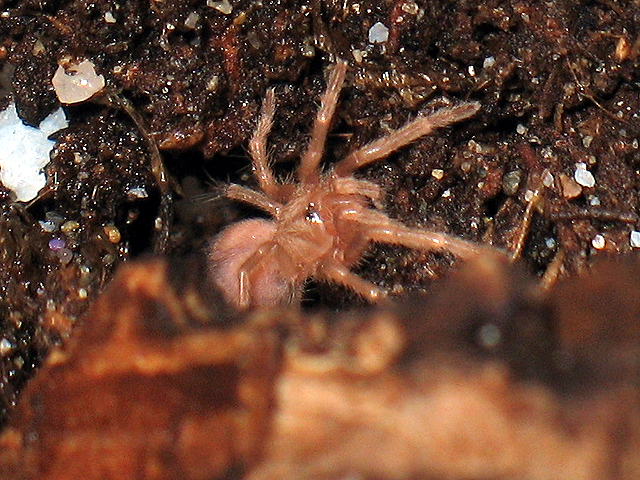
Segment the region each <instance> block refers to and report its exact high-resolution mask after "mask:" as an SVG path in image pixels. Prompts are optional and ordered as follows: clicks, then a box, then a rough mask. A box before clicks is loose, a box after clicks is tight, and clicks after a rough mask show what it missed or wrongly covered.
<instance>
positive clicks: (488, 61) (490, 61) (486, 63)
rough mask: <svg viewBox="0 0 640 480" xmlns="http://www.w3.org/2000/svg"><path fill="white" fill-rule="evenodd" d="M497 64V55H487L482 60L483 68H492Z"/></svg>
mask: <svg viewBox="0 0 640 480" xmlns="http://www.w3.org/2000/svg"><path fill="white" fill-rule="evenodd" d="M495 64H496V58H495V57H486V58H485V59H484V60H483V62H482V68H490V67H493V66H494V65H495Z"/></svg>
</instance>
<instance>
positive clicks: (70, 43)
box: [0, 0, 640, 423]
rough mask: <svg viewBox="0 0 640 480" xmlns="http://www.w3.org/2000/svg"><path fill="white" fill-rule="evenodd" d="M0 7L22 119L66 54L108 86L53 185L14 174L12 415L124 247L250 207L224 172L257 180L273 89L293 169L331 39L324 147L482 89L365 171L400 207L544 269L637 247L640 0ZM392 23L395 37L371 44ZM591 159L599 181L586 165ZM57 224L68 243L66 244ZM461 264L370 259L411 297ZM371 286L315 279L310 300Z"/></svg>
mask: <svg viewBox="0 0 640 480" xmlns="http://www.w3.org/2000/svg"><path fill="white" fill-rule="evenodd" d="M1 5H2V6H1V9H2V12H1V13H0V62H2V64H3V68H2V72H3V77H6V78H8V79H10V82H5V83H4V84H3V89H2V92H3V93H4V95H5V98H4V100H3V102H4V103H8V101H9V98H12V99H13V100H14V101H15V103H16V105H17V108H18V112H19V114H20V116H21V117H22V119H23V120H24V121H25V122H26V123H29V124H32V125H37V124H38V123H39V122H40V120H42V119H43V118H44V117H45V116H46V115H47V114H49V113H50V112H51V111H53V110H54V109H55V108H57V107H58V106H59V104H58V101H57V98H56V95H55V92H54V90H53V87H52V85H51V77H52V76H53V73H54V72H55V70H56V69H57V68H58V64H59V62H61V61H62V60H63V59H65V58H68V57H71V58H75V59H79V60H82V59H90V60H91V62H93V64H94V65H95V66H96V70H97V71H98V73H99V74H102V75H104V76H105V78H106V82H107V86H106V87H105V90H104V92H102V93H101V94H99V95H98V96H96V97H94V98H93V99H92V100H90V101H89V102H86V103H83V104H79V105H75V106H68V107H66V112H67V116H68V118H69V122H70V125H69V127H68V128H67V129H65V130H63V131H61V132H59V133H57V134H55V138H56V146H55V149H54V150H53V152H52V155H51V163H50V164H49V166H48V167H47V175H48V185H47V188H46V189H45V190H43V191H42V192H41V194H40V196H39V197H38V198H37V199H36V200H34V201H33V202H30V203H29V204H17V203H15V202H12V200H11V196H10V192H8V191H7V190H6V189H3V190H2V192H1V193H0V260H1V261H0V292H1V298H0V331H1V332H2V335H1V337H2V338H3V339H5V340H6V342H5V343H4V345H5V347H3V351H2V353H1V355H2V358H1V359H0V372H1V373H2V375H1V376H0V423H4V422H5V421H6V419H7V416H8V412H9V410H10V407H11V406H12V405H14V404H15V402H16V400H17V395H18V392H19V391H20V389H21V388H22V387H23V385H24V383H25V381H26V380H27V379H28V378H29V377H31V376H32V375H33V373H34V371H35V370H36V369H37V367H38V366H39V365H40V364H41V363H42V361H43V358H44V356H45V355H46V352H47V351H48V350H49V349H50V347H51V346H52V345H54V344H58V343H60V342H63V341H64V340H65V339H66V338H68V337H69V336H72V335H73V325H74V323H75V322H76V320H77V319H78V318H80V317H81V315H82V314H83V313H84V312H85V311H86V309H87V308H88V307H89V306H90V305H91V303H92V301H93V300H94V299H95V298H96V297H97V296H98V294H99V293H100V291H101V290H102V288H103V287H104V286H105V285H106V284H107V283H108V282H109V280H110V279H111V278H112V274H113V272H114V270H115V268H116V267H117V266H118V265H120V264H121V263H123V262H126V261H129V260H131V259H135V258H138V257H141V256H144V255H148V254H149V253H151V252H155V253H156V254H162V255H165V256H168V257H170V258H171V257H175V256H177V255H182V254H186V253H191V252H200V251H202V249H203V247H204V245H205V243H206V241H207V240H208V239H210V238H211V236H213V235H215V234H216V233H217V232H218V231H220V229H221V228H223V227H224V226H225V225H226V224H228V223H230V222H232V221H235V220H237V219H238V218H241V217H242V216H244V215H252V214H255V212H248V211H246V210H245V209H243V208H241V207H238V206H237V205H234V204H232V203H229V202H224V201H221V200H218V199H217V194H216V188H215V185H217V184H219V183H220V182H227V181H229V180H233V181H236V182H240V183H243V184H248V185H252V184H253V183H252V182H253V179H252V178H251V175H250V170H249V166H250V162H249V159H248V156H247V154H246V145H247V141H248V138H249V137H250V135H251V133H252V131H253V128H254V126H255V122H256V118H257V115H258V112H259V109H260V105H261V102H262V99H263V98H264V94H265V91H266V89H267V88H268V87H271V86H275V87H276V89H277V90H276V92H277V93H276V96H277V101H278V109H277V113H276V121H275V127H274V130H273V132H272V134H271V135H270V138H269V140H270V144H271V148H270V153H271V155H272V158H273V159H274V161H275V167H274V168H275V169H276V171H277V172H278V174H280V175H283V176H285V175H287V173H288V172H290V171H291V167H292V164H293V162H294V161H295V160H296V159H297V158H298V156H299V154H300V153H301V152H302V151H303V149H304V147H305V144H306V140H307V138H308V132H309V131H310V126H311V122H312V120H313V117H314V115H315V112H316V109H317V99H318V97H319V95H320V94H321V93H322V91H323V90H324V87H325V72H326V71H327V67H328V66H330V65H331V64H332V63H333V62H334V61H335V59H336V58H342V59H344V60H346V61H348V62H349V74H348V78H347V85H346V86H345V88H344V91H343V93H342V97H341V102H340V105H339V107H338V112H337V118H336V120H335V123H334V126H333V128H332V132H333V133H332V135H331V137H330V139H329V143H330V144H329V145H328V148H327V152H328V153H327V161H329V162H330V161H332V160H334V159H335V158H339V157H341V156H343V155H344V153H345V152H346V151H348V150H351V149H354V148H355V147H357V146H360V145H362V144H364V143H366V142H367V141H369V140H372V139H375V138H377V137H380V136H381V135H383V134H384V133H385V132H386V131H388V130H389V129H391V128H396V127H399V126H400V125H402V124H403V123H404V122H405V121H407V120H408V119H410V118H413V117H415V115H417V114H418V113H420V112H426V111H430V110H433V109H435V108H437V107H438V106H439V105H442V104H443V99H450V100H467V99H469V100H477V101H479V102H480V103H481V105H482V110H481V112H480V113H479V114H478V115H476V116H475V117H474V118H473V119H471V120H470V121H467V122H464V123H462V124H460V125H455V126H453V127H451V128H448V129H446V130H444V131H440V132H438V133H437V134H436V135H433V136H430V137H427V138H424V139H421V140H419V141H417V142H415V143H413V144H412V145H410V146H408V147H407V148H404V149H402V150H401V151H400V152H397V153H396V154H394V155H392V156H390V157H389V158H387V159H385V160H383V161H381V162H379V163H377V164H375V165H372V166H371V167H368V168H365V169H362V171H360V172H359V175H361V176H362V177H364V178H367V179H370V180H372V181H375V182H376V183H378V184H379V185H381V186H382V187H383V188H384V190H385V192H386V193H387V198H386V211H387V212H388V213H389V215H390V216H392V217H394V218H398V219H401V220H402V221H403V222H404V223H406V224H408V225H411V226H425V227H428V228H436V229H439V230H443V231H447V232H450V233H453V234H456V235H460V236H462V237H464V238H466V239H469V240H474V241H478V242H482V243H486V244H490V245H494V246H496V247H499V248H503V249H506V250H507V251H509V252H510V253H511V254H512V256H513V258H514V259H517V260H518V261H519V262H520V263H522V264H523V265H524V267H523V268H524V269H525V270H527V271H528V272H529V274H530V275H532V276H534V277H536V278H538V279H539V282H540V284H541V285H542V286H543V287H544V288H549V287H551V286H552V285H553V284H554V283H555V282H556V281H557V280H558V279H559V278H562V277H569V276H575V275H578V274H580V273H581V272H583V271H584V270H585V269H588V268H589V267H590V266H591V265H592V264H593V263H594V262H595V261H596V260H597V259H599V258H602V257H606V256H619V255H624V254H628V253H630V252H631V251H632V250H633V246H632V243H631V241H630V239H631V234H632V232H633V231H635V229H637V228H638V194H639V189H640V170H639V169H640V149H639V145H638V134H639V130H640V122H639V120H638V113H637V112H638V111H639V109H640V95H639V92H638V89H639V87H638V85H640V83H639V79H640V68H639V67H640V32H639V31H638V25H640V6H639V5H638V3H637V2H632V1H619V2H616V1H610V0H601V1H591V2H584V1H577V0H575V1H571V0H556V1H553V2H545V3H543V2H533V1H524V0H519V1H518V0H512V1H498V0H490V1H486V2H481V4H480V5H478V2H473V1H466V0H462V1H459V2H455V3H453V4H452V2H445V1H416V2H414V1H411V0H400V1H391V0H389V1H384V2H380V1H373V0H370V1H369V0H363V1H360V2H357V3H355V2H337V1H332V0H327V1H323V0H310V1H300V2H296V1H292V0H283V1H278V2H270V1H263V2H258V1H248V0H234V1H232V2H231V3H229V2H226V1H222V2H212V1H209V2H204V1H197V2H196V1H189V0H174V1H171V0H167V1H131V2H122V3H117V2H114V1H106V0H95V1H91V2H86V1H80V0H77V1H48V0H44V1H33V0H23V1H6V2H2V3H1ZM377 22H381V23H382V24H384V25H385V26H386V27H388V39H387V40H386V41H385V42H382V43H371V42H370V41H369V33H370V31H371V28H372V27H373V26H374V24H376V23H377ZM156 149H159V152H160V154H159V156H158V154H157V150H156ZM160 163H161V164H162V165H160ZM581 166H584V168H581ZM584 169H586V170H588V171H590V172H591V174H592V175H593V178H594V180H595V183H593V185H591V183H590V182H589V181H588V179H587V180H586V181H585V180H584V179H582V178H580V176H579V172H578V173H577V170H581V171H584ZM162 170H165V171H166V173H167V174H168V178H169V180H167V181H164V180H163V179H162V178H161V173H162ZM576 177H578V180H577V179H576ZM580 182H581V183H583V184H582V185H581V184H580ZM212 199H216V201H211V200H212ZM43 222H45V223H46V224H47V225H52V226H53V227H52V228H49V229H44V228H43ZM47 222H48V223H47ZM47 230H48V231H47ZM54 238H56V239H62V240H64V242H65V245H66V248H67V249H68V250H70V251H71V253H72V255H69V254H68V252H67V254H65V255H61V254H60V252H59V251H55V250H53V249H51V248H50V247H49V242H50V240H52V239H54ZM454 264H455V262H454V261H453V258H452V257H449V256H446V255H439V254H433V253H421V252H415V251H410V250H406V249H402V248H396V247H390V246H376V247H375V248H373V249H372V250H371V253H370V255H369V256H368V257H367V259H366V261H365V262H363V263H362V264H361V265H360V266H358V268H357V273H359V274H360V275H361V276H363V277H364V278H366V279H368V280H371V281H373V282H375V283H376V284H378V285H380V286H382V287H384V288H385V289H388V290H390V291H391V292H393V293H396V294H402V293H403V292H408V291H412V290H421V289H424V288H425V287H427V286H428V285H430V284H431V283H432V282H433V281H434V280H437V279H439V278H441V277H442V276H443V275H445V274H446V273H447V272H448V271H449V270H450V269H451V266H452V265H454ZM612 275H614V276H615V273H613V274H612ZM359 303H361V302H360V301H359V300H358V299H356V298H354V297H353V295H352V294H351V293H350V292H348V291H345V290H343V289H341V288H339V287H337V286H334V285H324V284H318V285H313V286H312V287H311V288H310V291H309V293H308V294H307V296H306V300H305V302H304V305H305V306H306V307H309V308H311V307H314V308H315V307H318V308H319V307H329V308H334V309H336V308H346V307H349V306H353V305H356V304H359Z"/></svg>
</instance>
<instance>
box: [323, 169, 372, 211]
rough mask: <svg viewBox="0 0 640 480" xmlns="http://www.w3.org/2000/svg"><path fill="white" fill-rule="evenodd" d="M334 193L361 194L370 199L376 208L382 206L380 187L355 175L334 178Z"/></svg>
mask: <svg viewBox="0 0 640 480" xmlns="http://www.w3.org/2000/svg"><path fill="white" fill-rule="evenodd" d="M334 188H335V191H336V193H339V194H341V195H362V196H363V197H366V198H368V199H369V200H371V202H372V203H373V205H374V206H375V207H376V208H382V196H383V195H382V189H381V188H380V187H379V186H378V185H376V184H375V183H373V182H369V181H367V180H362V179H359V178H355V177H338V176H336V177H335V178H334Z"/></svg>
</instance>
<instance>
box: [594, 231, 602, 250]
mask: <svg viewBox="0 0 640 480" xmlns="http://www.w3.org/2000/svg"><path fill="white" fill-rule="evenodd" d="M604 244H605V241H604V237H603V236H602V235H599V234H598V235H596V236H595V237H593V240H591V245H592V246H593V248H595V249H596V250H602V249H603V248H604Z"/></svg>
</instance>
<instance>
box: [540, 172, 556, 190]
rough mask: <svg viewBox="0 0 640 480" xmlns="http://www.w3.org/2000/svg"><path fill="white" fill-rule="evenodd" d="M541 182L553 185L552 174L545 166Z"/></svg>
mask: <svg viewBox="0 0 640 480" xmlns="http://www.w3.org/2000/svg"><path fill="white" fill-rule="evenodd" d="M542 184H543V185H544V186H545V187H547V188H551V187H553V174H552V173H551V172H550V171H549V170H547V169H546V168H545V169H544V171H543V172H542Z"/></svg>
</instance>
